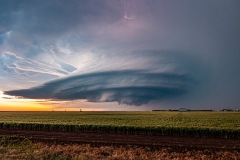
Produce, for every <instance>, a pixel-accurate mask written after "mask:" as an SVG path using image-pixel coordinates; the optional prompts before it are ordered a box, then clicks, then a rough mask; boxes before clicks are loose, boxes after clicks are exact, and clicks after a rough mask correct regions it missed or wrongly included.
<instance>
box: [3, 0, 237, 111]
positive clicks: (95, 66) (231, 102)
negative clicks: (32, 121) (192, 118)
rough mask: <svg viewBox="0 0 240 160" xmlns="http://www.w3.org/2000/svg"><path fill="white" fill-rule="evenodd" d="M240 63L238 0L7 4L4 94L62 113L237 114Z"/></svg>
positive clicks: (30, 0)
mask: <svg viewBox="0 0 240 160" xmlns="http://www.w3.org/2000/svg"><path fill="white" fill-rule="evenodd" d="M239 60H240V1H239V0H228V1H226V0H212V1H209V0H198V1H197V0H196V1H193V0H181V1H179V0H41V1H39V0H1V1H0V91H2V92H4V93H5V94H6V95H11V96H21V97H23V98H27V99H39V100H45V99H47V100H48V101H49V100H50V101H51V100H52V101H58V102H63V103H59V104H55V105H54V107H55V108H68V107H69V108H78V107H79V106H80V104H81V107H82V106H83V105H84V106H87V107H89V108H100V109H101V110H151V109H170V108H172V109H175V108H180V107H186V108H190V109H215V108H216V109H222V108H232V109H236V108H240V98H239V96H240V83H239V82H240V71H239V69H240V63H239ZM41 103H42V101H41ZM44 103H47V102H44ZM49 103H50V102H49ZM119 104H120V105H119ZM0 105H1V104H0Z"/></svg>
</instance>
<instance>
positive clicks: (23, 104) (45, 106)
mask: <svg viewBox="0 0 240 160" xmlns="http://www.w3.org/2000/svg"><path fill="white" fill-rule="evenodd" d="M59 105H63V106H64V105H68V104H67V101H49V100H43V99H41V100H39V99H38V100H36V99H24V98H19V97H14V96H9V95H5V94H4V92H3V91H1V90H0V111H53V110H54V111H79V110H80V108H74V107H72V108H65V107H58V106H59ZM81 110H83V111H103V110H104V109H103V108H91V107H87V108H85V107H81Z"/></svg>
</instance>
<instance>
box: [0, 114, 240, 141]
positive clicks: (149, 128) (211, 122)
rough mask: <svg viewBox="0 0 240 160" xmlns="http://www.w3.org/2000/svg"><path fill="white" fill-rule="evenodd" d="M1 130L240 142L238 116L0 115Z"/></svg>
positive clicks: (239, 118) (239, 119) (239, 117)
mask: <svg viewBox="0 0 240 160" xmlns="http://www.w3.org/2000/svg"><path fill="white" fill-rule="evenodd" d="M0 128H8V129H23V130H46V131H69V132H98V133H118V134H144V135H174V136H191V137H214V138H216V137H218V138H240V114H239V113H220V112H219V113H201V112H199V113H177V112H175V113H164V112H161V113H158V112H157V113H155V112H85V113H80V112H56V113H52V112H0Z"/></svg>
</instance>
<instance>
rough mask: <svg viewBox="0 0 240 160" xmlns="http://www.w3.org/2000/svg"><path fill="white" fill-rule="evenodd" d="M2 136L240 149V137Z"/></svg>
mask: <svg viewBox="0 0 240 160" xmlns="http://www.w3.org/2000/svg"><path fill="white" fill-rule="evenodd" d="M0 135H1V136H2V135H7V136H11V135H17V136H24V137H26V138H29V139H30V140H31V141H33V142H50V143H51V142H53V143H64V144H65V143H77V144H92V145H117V146H119V145H137V146H155V147H181V148H182V147H183V148H202V149H221V150H232V149H236V150H240V139H221V138H197V137H178V136H150V135H129V134H111V133H87V132H84V133H83V132H55V131H32V130H16V129H0Z"/></svg>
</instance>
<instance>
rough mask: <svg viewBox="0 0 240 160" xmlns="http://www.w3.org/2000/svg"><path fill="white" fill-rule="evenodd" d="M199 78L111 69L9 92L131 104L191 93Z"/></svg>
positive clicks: (33, 96) (40, 97)
mask: <svg viewBox="0 0 240 160" xmlns="http://www.w3.org/2000/svg"><path fill="white" fill-rule="evenodd" d="M194 85H195V81H194V80H193V79H192V78H190V77H189V76H187V75H178V74H170V73H146V72H144V71H111V72H102V73H92V74H86V75H79V76H73V77H68V78H65V79H61V80H55V81H52V82H49V83H45V84H44V85H42V86H38V87H34V88H30V89H23V90H13V91H7V92H5V94H9V95H14V96H22V97H25V98H34V99H58V100H76V99H87V100H88V101H91V102H114V101H117V102H118V103H119V104H128V105H137V106H138V105H142V104H147V103H148V102H149V101H151V100H163V99H167V98H172V97H176V96H180V95H183V94H185V93H188V92H189V91H190V90H191V89H192V88H193V87H194Z"/></svg>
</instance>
